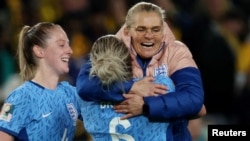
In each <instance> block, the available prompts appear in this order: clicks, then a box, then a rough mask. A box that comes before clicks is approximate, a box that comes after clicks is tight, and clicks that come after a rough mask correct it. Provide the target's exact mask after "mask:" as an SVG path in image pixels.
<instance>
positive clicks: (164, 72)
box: [154, 64, 168, 76]
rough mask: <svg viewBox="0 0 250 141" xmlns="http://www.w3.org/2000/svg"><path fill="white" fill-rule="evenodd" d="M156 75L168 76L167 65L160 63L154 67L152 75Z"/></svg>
mask: <svg viewBox="0 0 250 141" xmlns="http://www.w3.org/2000/svg"><path fill="white" fill-rule="evenodd" d="M157 75H163V76H168V67H167V65H166V64H162V65H160V66H159V67H158V68H155V71H154V76H157Z"/></svg>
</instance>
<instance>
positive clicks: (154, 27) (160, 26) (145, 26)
mask: <svg viewBox="0 0 250 141" xmlns="http://www.w3.org/2000/svg"><path fill="white" fill-rule="evenodd" d="M160 27H161V26H152V27H146V26H137V27H135V28H160Z"/></svg>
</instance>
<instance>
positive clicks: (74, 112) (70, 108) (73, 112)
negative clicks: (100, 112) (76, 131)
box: [66, 103, 78, 121]
mask: <svg viewBox="0 0 250 141" xmlns="http://www.w3.org/2000/svg"><path fill="white" fill-rule="evenodd" d="M66 105H67V108H68V111H69V114H70V116H71V118H72V119H73V120H74V121H76V120H77V118H78V112H77V110H76V108H75V106H74V104H72V103H69V104H66Z"/></svg>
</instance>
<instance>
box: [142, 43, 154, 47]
mask: <svg viewBox="0 0 250 141" xmlns="http://www.w3.org/2000/svg"><path fill="white" fill-rule="evenodd" d="M141 46H143V47H153V46H154V43H141Z"/></svg>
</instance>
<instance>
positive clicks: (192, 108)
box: [144, 67, 204, 120]
mask: <svg viewBox="0 0 250 141" xmlns="http://www.w3.org/2000/svg"><path fill="white" fill-rule="evenodd" d="M171 79H172V80H173V81H174V82H175V86H176V87H175V90H176V91H175V92H171V93H169V94H166V95H162V96H158V97H145V98H144V100H145V103H146V104H147V105H148V106H149V115H148V117H149V118H151V119H154V120H170V119H173V118H183V117H192V116H194V115H197V113H198V112H199V111H200V109H201V107H202V105H203V102H204V91H203V87H202V80H201V77H200V72H199V70H198V69H197V68H193V67H189V68H183V69H181V70H178V71H176V72H175V73H174V74H173V75H172V76H171ZM163 111H164V112H163Z"/></svg>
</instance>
